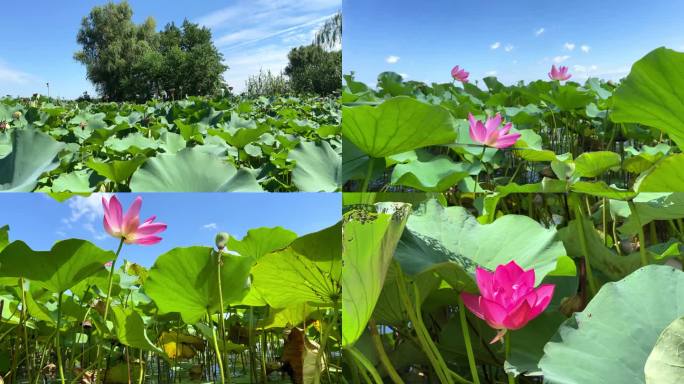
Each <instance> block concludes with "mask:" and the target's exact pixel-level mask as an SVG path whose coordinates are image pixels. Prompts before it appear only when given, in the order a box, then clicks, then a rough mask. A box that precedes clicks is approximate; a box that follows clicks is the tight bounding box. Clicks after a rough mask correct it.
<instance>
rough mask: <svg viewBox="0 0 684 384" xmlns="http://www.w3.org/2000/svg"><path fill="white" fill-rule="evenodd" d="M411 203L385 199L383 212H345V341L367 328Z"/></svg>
mask: <svg viewBox="0 0 684 384" xmlns="http://www.w3.org/2000/svg"><path fill="white" fill-rule="evenodd" d="M410 209H411V206H410V205H409V204H405V203H383V204H381V205H379V210H380V212H381V213H369V212H367V211H364V210H358V211H351V212H349V213H347V214H346V215H345V220H344V230H343V233H344V237H343V240H342V243H343V244H344V251H343V255H342V257H343V259H344V269H343V270H342V286H343V287H344V289H343V290H342V312H343V313H344V316H342V344H343V345H344V346H350V345H353V344H354V343H355V342H356V340H357V339H358V338H359V337H360V336H361V334H362V333H363V331H364V330H365V329H366V324H367V323H368V320H369V319H370V317H371V315H372V314H373V310H374V309H375V304H376V302H377V301H378V298H379V297H380V292H381V291H382V287H383V285H384V282H385V277H386V275H387V270H388V268H389V266H390V263H391V262H392V260H393V256H394V250H395V248H396V246H397V243H398V242H399V239H400V237H401V234H402V232H403V230H404V226H405V224H406V220H407V218H408V216H409V212H410Z"/></svg>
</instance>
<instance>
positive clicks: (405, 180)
mask: <svg viewBox="0 0 684 384" xmlns="http://www.w3.org/2000/svg"><path fill="white" fill-rule="evenodd" d="M471 168H472V167H470V166H468V165H466V164H464V163H456V162H454V161H452V160H451V158H449V157H448V156H446V155H438V156H434V155H432V154H429V153H427V152H424V151H417V157H416V159H412V160H409V161H408V162H405V163H400V164H397V165H395V166H394V169H393V170H392V184H394V185H404V186H407V187H412V188H416V189H418V190H420V191H425V192H443V191H446V190H447V189H449V188H451V187H452V186H454V185H456V184H458V182H459V181H461V180H463V179H464V178H465V177H467V176H468V175H470V173H471Z"/></svg>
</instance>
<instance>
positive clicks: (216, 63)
mask: <svg viewBox="0 0 684 384" xmlns="http://www.w3.org/2000/svg"><path fill="white" fill-rule="evenodd" d="M159 36H160V38H159V41H160V44H159V52H160V54H161V56H162V64H161V67H162V68H161V72H160V85H161V86H162V89H164V90H167V91H170V90H174V92H175V93H176V94H178V95H181V94H189V95H206V94H213V93H216V92H217V91H218V90H219V89H220V88H221V87H223V86H224V82H223V77H222V74H223V72H225V71H226V70H227V69H228V67H227V66H226V65H224V64H223V55H222V54H221V53H220V52H219V51H218V50H217V49H216V47H215V46H214V44H213V43H212V41H211V31H210V30H209V29H208V28H205V27H200V26H199V25H198V24H194V23H191V22H189V21H187V20H185V21H183V24H182V26H181V27H180V28H179V27H177V26H176V25H175V24H173V23H171V24H167V25H166V27H165V28H164V30H163V31H162V32H160V34H159Z"/></svg>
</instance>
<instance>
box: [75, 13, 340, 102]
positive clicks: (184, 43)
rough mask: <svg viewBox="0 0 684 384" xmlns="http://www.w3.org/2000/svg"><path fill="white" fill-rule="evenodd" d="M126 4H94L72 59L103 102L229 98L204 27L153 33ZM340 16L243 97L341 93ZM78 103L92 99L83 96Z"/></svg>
mask: <svg viewBox="0 0 684 384" xmlns="http://www.w3.org/2000/svg"><path fill="white" fill-rule="evenodd" d="M132 16H133V10H132V8H131V7H130V5H129V4H128V2H127V1H126V0H124V1H122V2H120V3H113V2H111V1H110V2H108V3H107V4H105V5H101V6H95V7H94V8H93V9H92V10H91V11H90V13H89V14H88V16H86V17H84V18H83V19H82V21H81V27H80V29H79V31H78V34H77V36H76V40H77V42H78V43H79V44H80V45H81V49H80V50H79V51H77V52H75V53H74V59H75V60H77V61H79V62H81V63H82V64H84V65H85V67H86V74H87V78H88V79H89V80H90V81H91V82H92V83H93V84H94V86H95V89H96V91H97V93H98V96H99V97H100V98H101V99H103V100H106V101H145V100H149V99H151V98H155V97H160V98H165V99H177V98H182V97H184V96H186V95H191V96H209V95H225V94H229V93H230V91H231V90H232V87H229V86H228V84H226V82H225V80H224V79H223V73H224V72H225V71H226V70H227V69H228V66H227V65H225V64H224V61H223V54H222V53H221V52H219V50H218V49H217V48H216V47H215V46H214V44H213V41H212V34H211V30H210V29H209V28H206V27H203V26H200V25H198V24H196V23H192V22H190V21H188V20H187V19H186V20H184V21H183V23H182V24H181V25H180V26H176V25H175V24H174V23H168V24H166V26H165V27H164V28H163V29H162V30H161V31H157V30H156V22H155V20H154V18H152V17H148V18H147V19H146V20H145V21H144V22H142V23H141V24H135V23H134V22H133V20H132ZM341 43H342V15H341V13H340V12H339V11H338V12H337V13H336V14H335V15H333V16H332V17H331V18H330V19H328V20H327V21H326V22H325V23H324V24H323V25H322V26H321V28H320V29H319V30H318V31H317V33H316V34H315V36H314V38H313V41H312V42H311V44H309V45H303V46H300V47H295V48H293V49H292V50H290V52H289V53H288V65H287V66H286V67H285V69H284V70H283V72H281V73H279V74H273V73H271V72H270V71H267V72H264V71H262V70H259V74H257V75H254V76H251V77H250V78H249V79H248V80H247V82H246V89H245V92H244V93H245V94H246V95H248V96H264V95H265V96H275V95H282V94H291V93H294V94H315V95H319V96H326V95H331V94H335V93H339V92H340V90H341V87H342V51H341ZM79 100H85V101H88V100H91V98H90V97H89V95H86V94H85V93H84V95H83V96H82V97H80V98H79Z"/></svg>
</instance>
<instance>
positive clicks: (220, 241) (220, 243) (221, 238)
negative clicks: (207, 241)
mask: <svg viewBox="0 0 684 384" xmlns="http://www.w3.org/2000/svg"><path fill="white" fill-rule="evenodd" d="M228 239H230V235H229V234H228V233H227V232H219V233H218V234H217V235H216V240H215V241H216V248H218V249H219V250H223V248H225V247H226V243H227V242H228Z"/></svg>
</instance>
